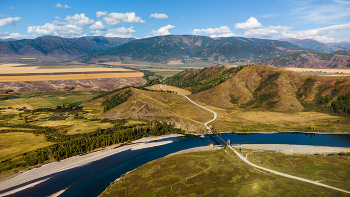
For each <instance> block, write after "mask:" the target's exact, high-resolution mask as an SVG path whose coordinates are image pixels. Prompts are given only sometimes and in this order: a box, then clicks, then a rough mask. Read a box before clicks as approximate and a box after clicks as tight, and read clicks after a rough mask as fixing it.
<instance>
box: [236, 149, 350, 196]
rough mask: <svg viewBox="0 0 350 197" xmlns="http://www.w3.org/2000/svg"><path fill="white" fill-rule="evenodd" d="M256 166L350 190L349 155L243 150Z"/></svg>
mask: <svg viewBox="0 0 350 197" xmlns="http://www.w3.org/2000/svg"><path fill="white" fill-rule="evenodd" d="M241 152H243V153H244V155H246V154H247V153H248V152H250V153H249V154H248V160H249V161H250V162H252V163H254V164H257V165H260V166H263V167H266V168H269V169H272V170H276V171H278V172H283V173H286V174H290V175H294V176H298V177H302V178H306V179H310V180H313V181H317V182H320V183H324V184H328V185H331V186H334V187H338V188H341V189H345V190H348V191H349V190H350V184H349V183H350V167H349V166H350V165H349V164H350V157H349V155H350V153H349V154H342V155H338V154H311V155H310V154H293V155H288V154H283V153H280V152H275V151H254V150H250V149H241Z"/></svg>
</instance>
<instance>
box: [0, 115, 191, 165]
mask: <svg viewBox="0 0 350 197" xmlns="http://www.w3.org/2000/svg"><path fill="white" fill-rule="evenodd" d="M100 121H101V122H106V121H110V122H111V123H113V124H114V126H113V127H111V128H108V129H99V128H97V129H96V130H95V131H94V132H91V133H83V134H74V135H66V134H64V133H62V132H61V131H59V130H58V129H56V128H53V127H40V126H34V125H28V124H20V125H10V124H1V125H0V126H6V127H13V128H18V130H16V129H14V130H13V129H10V130H2V131H1V133H4V132H28V133H34V134H44V135H45V137H46V139H47V141H49V142H55V144H54V145H51V146H49V147H46V148H41V149H38V150H36V151H32V152H29V153H25V154H22V155H21V156H20V158H16V160H11V159H8V160H4V161H2V162H1V165H0V166H1V167H0V171H6V170H10V169H13V168H18V167H27V166H33V165H37V164H42V163H44V162H46V161H49V160H55V161H60V160H62V159H65V158H68V157H71V156H75V155H79V154H84V153H87V152H90V151H92V150H95V149H97V148H101V147H105V146H110V145H112V144H118V143H124V142H130V141H133V140H136V139H140V138H143V137H148V136H159V135H164V134H168V133H184V131H182V130H181V129H176V128H174V127H173V126H172V125H167V124H161V123H157V122H149V123H147V124H142V125H134V126H125V124H126V122H127V121H126V120H100ZM19 128H32V129H35V130H20V129H19Z"/></svg>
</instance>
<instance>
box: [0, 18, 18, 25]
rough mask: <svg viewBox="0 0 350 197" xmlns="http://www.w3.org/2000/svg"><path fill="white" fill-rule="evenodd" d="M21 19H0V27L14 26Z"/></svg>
mask: <svg viewBox="0 0 350 197" xmlns="http://www.w3.org/2000/svg"><path fill="white" fill-rule="evenodd" d="M21 20H22V19H21V18H20V17H7V18H3V19H0V27H3V26H8V25H15V23H17V22H19V21H21Z"/></svg>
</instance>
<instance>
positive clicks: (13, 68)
mask: <svg viewBox="0 0 350 197" xmlns="http://www.w3.org/2000/svg"><path fill="white" fill-rule="evenodd" d="M22 65H25V64H0V70H1V73H2V74H10V73H14V74H18V73H54V72H97V71H129V69H124V68H105V67H102V66H100V67H88V68H86V67H82V68H79V66H77V67H73V68H68V69H63V68H62V69H61V68H59V69H55V68H53V69H42V70H41V69H37V68H39V66H37V67H35V66H33V67H32V66H31V67H21V66H22Z"/></svg>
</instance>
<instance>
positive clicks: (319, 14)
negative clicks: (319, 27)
mask: <svg viewBox="0 0 350 197" xmlns="http://www.w3.org/2000/svg"><path fill="white" fill-rule="evenodd" d="M297 6H298V7H296V8H295V9H294V10H292V14H295V15H296V17H297V18H298V19H299V20H300V19H301V20H302V21H303V22H304V23H313V24H314V23H318V24H324V23H333V24H334V23H337V22H340V21H346V20H347V17H349V16H350V2H349V1H341V0H331V1H321V2H319V1H304V2H303V4H302V5H299V4H297Z"/></svg>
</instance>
